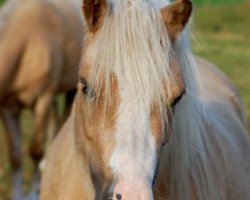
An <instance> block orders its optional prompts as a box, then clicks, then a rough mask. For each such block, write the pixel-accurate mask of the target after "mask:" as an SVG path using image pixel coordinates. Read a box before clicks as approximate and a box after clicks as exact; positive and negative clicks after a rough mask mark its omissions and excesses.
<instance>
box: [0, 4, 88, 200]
mask: <svg viewBox="0 0 250 200" xmlns="http://www.w3.org/2000/svg"><path fill="white" fill-rule="evenodd" d="M78 2H79V1H67V0H48V1H47V0H9V1H7V2H6V4H5V5H4V6H3V7H2V9H1V13H0V103H1V107H0V113H1V116H2V119H3V122H4V125H5V128H6V132H7V137H8V140H9V141H8V142H9V151H10V159H11V164H12V167H13V170H14V173H13V185H14V194H13V198H14V199H18V200H20V199H21V198H22V195H21V194H22V178H21V176H22V175H21V174H22V172H21V171H22V153H21V142H20V125H19V116H20V112H21V110H22V109H23V108H24V107H28V108H31V109H32V111H33V112H34V117H35V119H34V123H35V125H34V129H35V130H34V136H33V140H32V144H31V147H30V153H31V156H32V159H33V160H34V162H35V164H36V165H37V164H38V163H39V161H40V160H41V158H42V156H43V142H44V137H45V131H46V128H47V126H48V121H49V120H50V121H52V120H55V117H56V116H55V115H56V113H55V110H54V109H55V107H54V105H53V101H54V100H55V99H54V98H55V95H56V94H58V93H61V92H66V91H69V90H72V89H74V88H75V85H76V83H77V72H78V62H79V59H80V52H81V37H82V34H83V32H82V30H83V28H82V20H81V15H80V14H79V10H80V9H79V5H78V4H79V3H78ZM54 126H55V124H54ZM51 131H53V130H51Z"/></svg>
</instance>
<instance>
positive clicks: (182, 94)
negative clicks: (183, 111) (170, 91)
mask: <svg viewBox="0 0 250 200" xmlns="http://www.w3.org/2000/svg"><path fill="white" fill-rule="evenodd" d="M184 95H185V90H184V91H183V92H182V93H181V95H180V96H178V97H177V98H176V99H175V100H174V101H173V103H172V105H171V106H172V107H175V106H176V105H177V104H178V103H179V102H180V100H181V99H182V97H183V96H184Z"/></svg>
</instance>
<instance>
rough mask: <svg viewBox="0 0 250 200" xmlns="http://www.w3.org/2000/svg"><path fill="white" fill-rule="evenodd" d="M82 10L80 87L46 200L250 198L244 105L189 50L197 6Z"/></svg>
mask: <svg viewBox="0 0 250 200" xmlns="http://www.w3.org/2000/svg"><path fill="white" fill-rule="evenodd" d="M83 13H84V16H85V19H86V24H87V25H88V27H89V32H88V33H87V34H86V35H85V40H84V42H85V43H84V49H85V51H84V53H83V57H82V62H81V67H80V69H79V83H78V91H77V95H76V97H75V101H74V106H73V110H72V113H71V116H70V118H69V119H68V121H67V122H66V124H65V126H64V128H63V129H62V131H61V132H60V133H59V135H58V136H57V138H56V140H55V141H54V143H53V144H52V146H51V149H50V151H49V153H48V156H47V161H46V167H45V171H44V174H43V177H42V188H41V199H42V200H46V199H60V200H61V199H86V200H87V199H89V200H91V199H98V200H99V199H100V200H103V199H117V200H119V199H123V200H128V199H129V200H138V199H139V200H151V199H180V200H183V199H203V200H211V199H213V200H223V199H224V200H229V199H245V200H247V199H249V196H250V192H249V188H248V187H249V184H250V175H249V169H250V159H249V153H250V143H249V139H248V138H247V131H246V126H245V116H244V112H243V110H242V106H241V101H240V99H239V98H238V97H237V96H238V94H237V91H235V88H234V86H232V84H231V82H230V81H229V80H228V79H227V78H226V77H225V76H224V75H223V74H221V72H219V71H218V70H217V69H215V68H214V67H213V66H212V65H211V64H209V63H207V62H205V61H203V60H201V59H199V58H195V57H194V56H193V54H192V52H191V51H190V47H189V46H188V45H187V40H186V37H185V33H182V32H183V31H184V32H185V25H186V24H187V22H188V20H189V18H190V15H191V13H192V3H191V2H190V1H189V0H178V1H176V2H174V3H173V4H169V2H167V1H166V2H164V1H160V0H159V1H153V0H114V1H106V0H98V1H95V2H93V1H90V0H84V4H83ZM197 65H198V67H196V66H197Z"/></svg>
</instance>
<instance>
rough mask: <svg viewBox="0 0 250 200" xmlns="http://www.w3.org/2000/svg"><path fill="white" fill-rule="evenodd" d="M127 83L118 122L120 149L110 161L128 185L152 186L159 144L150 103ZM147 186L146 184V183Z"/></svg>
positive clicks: (117, 133) (116, 150) (122, 87)
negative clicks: (152, 120)
mask: <svg viewBox="0 0 250 200" xmlns="http://www.w3.org/2000/svg"><path fill="white" fill-rule="evenodd" d="M127 86H128V85H127V84H126V82H125V81H122V85H120V88H119V89H120V91H121V92H120V97H121V102H120V105H119V110H118V115H117V120H116V130H115V135H116V148H115V151H114V152H113V154H112V157H111V160H110V166H111V168H112V169H113V172H114V175H115V177H117V178H118V182H119V179H122V180H123V182H126V183H128V184H137V183H141V182H146V184H147V185H148V186H149V188H150V187H151V184H152V181H153V177H154V172H155V167H156V161H157V154H156V145H155V140H154V137H153V135H152V132H151V123H150V102H148V101H147V100H145V99H144V100H142V99H139V98H138V97H137V96H136V95H135V94H134V92H133V91H131V87H127ZM144 185H145V184H144Z"/></svg>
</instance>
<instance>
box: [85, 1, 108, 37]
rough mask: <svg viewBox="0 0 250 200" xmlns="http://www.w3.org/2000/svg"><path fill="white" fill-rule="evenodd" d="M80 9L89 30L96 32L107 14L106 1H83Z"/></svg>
mask: <svg viewBox="0 0 250 200" xmlns="http://www.w3.org/2000/svg"><path fill="white" fill-rule="evenodd" d="M82 9H83V15H84V17H85V20H86V22H87V25H88V27H89V30H90V31H91V32H95V31H97V30H98V29H99V28H100V26H101V24H102V23H103V20H104V18H105V16H106V15H107V13H108V5H107V2H106V0H83V6H82Z"/></svg>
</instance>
